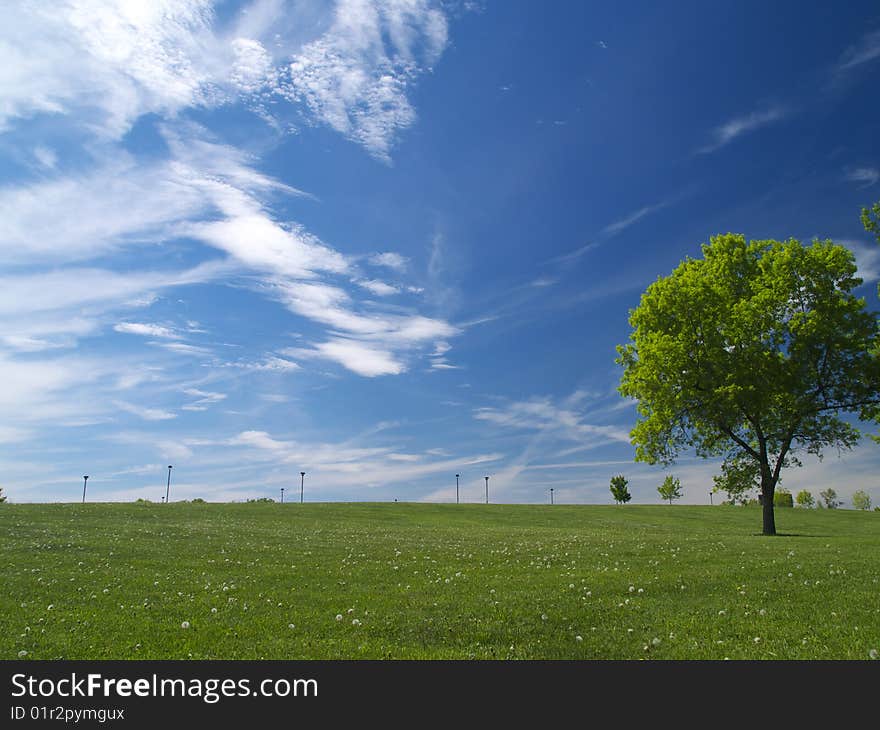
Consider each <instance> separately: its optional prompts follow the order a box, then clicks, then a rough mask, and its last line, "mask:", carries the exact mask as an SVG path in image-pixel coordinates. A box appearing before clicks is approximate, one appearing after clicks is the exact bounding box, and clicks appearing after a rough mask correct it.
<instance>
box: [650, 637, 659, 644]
mask: <svg viewBox="0 0 880 730" xmlns="http://www.w3.org/2000/svg"><path fill="white" fill-rule="evenodd" d="M651 644H653V645H654V646H660V637H659V636H655V637H654V638H653V639H651Z"/></svg>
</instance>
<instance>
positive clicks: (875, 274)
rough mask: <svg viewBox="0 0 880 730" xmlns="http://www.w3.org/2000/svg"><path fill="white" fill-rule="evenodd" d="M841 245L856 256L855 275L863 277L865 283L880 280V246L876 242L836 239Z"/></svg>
mask: <svg viewBox="0 0 880 730" xmlns="http://www.w3.org/2000/svg"><path fill="white" fill-rule="evenodd" d="M836 243H839V244H840V245H841V246H846V247H847V248H848V249H849V250H850V251H852V252H853V255H854V256H855V258H856V266H857V267H858V268H857V271H856V276H858V277H859V278H861V279H864V282H865V283H866V284H867V283H869V282H873V281H880V246H878V245H877V244H876V243H873V242H871V243H864V242H863V241H851V240H844V239H841V240H837V241H836Z"/></svg>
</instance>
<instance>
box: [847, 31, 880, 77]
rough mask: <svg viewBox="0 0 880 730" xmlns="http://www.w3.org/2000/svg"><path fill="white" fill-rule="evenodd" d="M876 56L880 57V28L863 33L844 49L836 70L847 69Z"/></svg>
mask: <svg viewBox="0 0 880 730" xmlns="http://www.w3.org/2000/svg"><path fill="white" fill-rule="evenodd" d="M878 58H880V30H873V31H869V32H867V33H865V35H863V36H862V37H861V38H860V39H859V41H858V42H857V43H856V44H854V45H852V46H850V47H849V48H847V49H846V51H844V53H843V55H842V56H841V57H840V61H839V62H838V64H837V70H838V72H840V71H849V70H851V69H853V68H855V67H856V66H861V65H863V64H866V63H869V62H871V61H874V60H876V59H878Z"/></svg>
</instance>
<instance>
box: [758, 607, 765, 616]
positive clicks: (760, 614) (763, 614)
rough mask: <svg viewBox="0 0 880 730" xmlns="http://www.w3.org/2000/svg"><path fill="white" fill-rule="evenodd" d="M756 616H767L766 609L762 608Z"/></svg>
mask: <svg viewBox="0 0 880 730" xmlns="http://www.w3.org/2000/svg"><path fill="white" fill-rule="evenodd" d="M758 615H759V616H766V615H767V611H766V609H763V608H762V609H761V610H760V611H758Z"/></svg>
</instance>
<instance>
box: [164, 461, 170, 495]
mask: <svg viewBox="0 0 880 730" xmlns="http://www.w3.org/2000/svg"><path fill="white" fill-rule="evenodd" d="M170 491H171V464H169V465H168V481H167V482H166V484H165V504H168V494H169V492H170Z"/></svg>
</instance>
